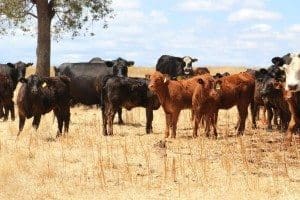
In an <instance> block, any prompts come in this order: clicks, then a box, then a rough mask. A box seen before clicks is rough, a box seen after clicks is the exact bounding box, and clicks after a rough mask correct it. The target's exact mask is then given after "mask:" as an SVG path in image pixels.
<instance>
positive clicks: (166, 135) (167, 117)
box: [165, 113, 172, 138]
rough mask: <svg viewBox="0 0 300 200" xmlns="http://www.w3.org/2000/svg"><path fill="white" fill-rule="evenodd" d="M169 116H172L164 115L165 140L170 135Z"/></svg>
mask: <svg viewBox="0 0 300 200" xmlns="http://www.w3.org/2000/svg"><path fill="white" fill-rule="evenodd" d="M171 116H172V115H171V114H168V113H165V117H166V128H165V138H168V137H169V135H170V125H171Z"/></svg>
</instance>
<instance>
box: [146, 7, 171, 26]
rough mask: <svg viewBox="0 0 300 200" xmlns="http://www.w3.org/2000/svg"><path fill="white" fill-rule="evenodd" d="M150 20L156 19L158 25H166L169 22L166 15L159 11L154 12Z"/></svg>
mask: <svg viewBox="0 0 300 200" xmlns="http://www.w3.org/2000/svg"><path fill="white" fill-rule="evenodd" d="M150 18H151V20H153V19H154V21H153V22H154V23H157V24H166V23H168V21H169V20H168V18H167V17H166V15H165V13H164V12H162V11H159V10H152V11H151V13H150Z"/></svg>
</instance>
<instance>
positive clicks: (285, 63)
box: [272, 53, 300, 92]
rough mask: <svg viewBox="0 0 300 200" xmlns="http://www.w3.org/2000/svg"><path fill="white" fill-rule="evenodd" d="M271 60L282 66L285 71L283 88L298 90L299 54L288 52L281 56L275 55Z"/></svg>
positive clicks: (299, 74)
mask: <svg viewBox="0 0 300 200" xmlns="http://www.w3.org/2000/svg"><path fill="white" fill-rule="evenodd" d="M272 62H273V63H274V62H275V63H277V65H278V66H282V68H283V70H284V71H285V76H286V77H285V78H286V83H285V90H286V91H290V92H299V91H300V54H299V53H289V54H287V55H285V56H283V57H281V58H280V57H275V58H273V59H272Z"/></svg>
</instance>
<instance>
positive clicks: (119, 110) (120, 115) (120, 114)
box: [118, 108, 124, 125]
mask: <svg viewBox="0 0 300 200" xmlns="http://www.w3.org/2000/svg"><path fill="white" fill-rule="evenodd" d="M118 117H119V118H118V119H119V121H118V124H119V125H123V124H124V122H123V119H122V108H119V109H118Z"/></svg>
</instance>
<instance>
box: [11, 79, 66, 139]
mask: <svg viewBox="0 0 300 200" xmlns="http://www.w3.org/2000/svg"><path fill="white" fill-rule="evenodd" d="M20 81H21V82H22V83H23V84H22V86H21V88H20V89H19V93H18V97H17V105H18V110H19V118H20V119H19V120H20V121H19V132H18V135H19V134H20V133H21V131H22V130H23V127H24V124H25V119H26V118H31V117H33V122H32V125H33V127H34V128H35V129H38V127H39V124H40V120H41V115H44V114H46V113H48V112H50V111H51V110H53V111H54V114H55V116H56V118H57V123H58V132H57V135H56V137H58V136H60V135H61V133H62V128H63V126H64V131H65V132H68V130H69V122H70V104H69V102H70V79H69V78H68V77H66V76H59V77H48V78H42V77H40V76H38V75H31V76H29V77H28V78H22V79H21V80H20Z"/></svg>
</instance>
